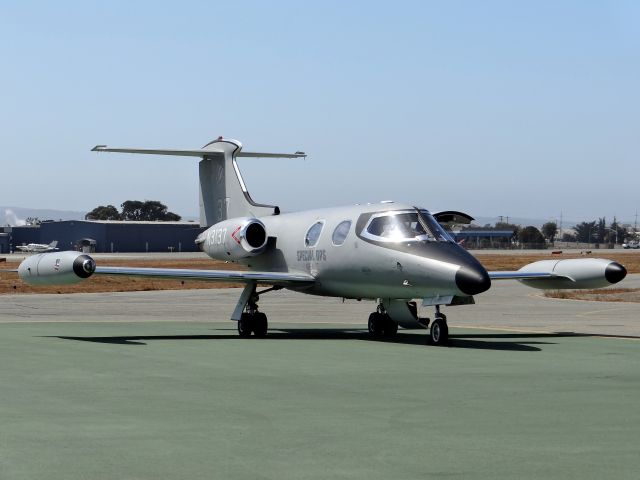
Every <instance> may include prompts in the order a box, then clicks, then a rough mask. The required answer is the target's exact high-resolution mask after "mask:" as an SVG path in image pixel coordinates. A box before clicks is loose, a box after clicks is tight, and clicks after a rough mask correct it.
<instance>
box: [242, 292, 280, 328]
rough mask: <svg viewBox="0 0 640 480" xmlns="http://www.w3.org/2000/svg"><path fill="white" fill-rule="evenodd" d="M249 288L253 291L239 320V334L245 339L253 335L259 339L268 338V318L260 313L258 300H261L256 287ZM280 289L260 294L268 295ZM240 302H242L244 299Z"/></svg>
mask: <svg viewBox="0 0 640 480" xmlns="http://www.w3.org/2000/svg"><path fill="white" fill-rule="evenodd" d="M247 288H248V289H249V288H250V289H251V290H250V294H249V298H248V300H247V303H246V305H245V306H244V311H243V312H242V314H241V315H240V319H239V320H238V334H239V335H240V336H241V337H243V338H249V337H250V336H251V334H252V333H253V335H254V336H256V337H259V338H263V337H266V336H267V331H268V330H269V323H268V322H267V316H266V315H265V314H264V313H262V312H259V311H258V300H259V299H260V296H259V294H258V293H257V292H256V287H255V285H253V288H251V286H249V287H247ZM280 288H281V287H272V288H268V289H267V290H263V291H262V292H260V294H263V293H267V292H270V291H272V290H279V289H280ZM240 301H242V299H241V300H240Z"/></svg>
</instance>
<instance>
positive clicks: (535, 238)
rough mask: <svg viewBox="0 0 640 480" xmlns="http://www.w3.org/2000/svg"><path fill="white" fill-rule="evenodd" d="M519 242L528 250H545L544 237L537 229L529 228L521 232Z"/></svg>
mask: <svg viewBox="0 0 640 480" xmlns="http://www.w3.org/2000/svg"><path fill="white" fill-rule="evenodd" d="M518 240H519V241H520V243H521V244H522V245H524V246H525V247H528V248H544V247H545V243H544V236H542V233H540V230H538V229H537V228H536V227H533V226H528V227H524V228H523V229H522V230H520V234H519V235H518Z"/></svg>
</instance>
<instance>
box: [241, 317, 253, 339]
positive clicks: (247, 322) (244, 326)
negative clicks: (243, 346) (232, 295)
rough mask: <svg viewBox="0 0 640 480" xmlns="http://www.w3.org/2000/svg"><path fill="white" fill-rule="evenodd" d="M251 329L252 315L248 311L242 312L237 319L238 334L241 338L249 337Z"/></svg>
mask: <svg viewBox="0 0 640 480" xmlns="http://www.w3.org/2000/svg"><path fill="white" fill-rule="evenodd" d="M252 330H253V315H251V314H250V313H243V314H242V316H241V317H240V320H238V334H239V335H240V336H241V337H242V338H249V337H250V336H251V331H252Z"/></svg>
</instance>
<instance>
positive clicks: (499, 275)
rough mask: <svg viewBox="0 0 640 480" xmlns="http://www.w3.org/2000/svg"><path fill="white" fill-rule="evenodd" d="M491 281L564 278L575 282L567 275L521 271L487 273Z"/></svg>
mask: <svg viewBox="0 0 640 480" xmlns="http://www.w3.org/2000/svg"><path fill="white" fill-rule="evenodd" d="M487 273H488V274H489V278H490V279H491V280H542V279H545V278H547V279H548V278H563V279H567V280H573V279H572V278H571V277H568V276H567V275H558V274H556V273H550V272H519V271H499V272H487Z"/></svg>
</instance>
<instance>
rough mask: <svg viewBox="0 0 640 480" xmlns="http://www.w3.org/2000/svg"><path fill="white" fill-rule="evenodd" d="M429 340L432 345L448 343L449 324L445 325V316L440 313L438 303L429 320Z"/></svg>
mask: <svg viewBox="0 0 640 480" xmlns="http://www.w3.org/2000/svg"><path fill="white" fill-rule="evenodd" d="M429 340H430V341H431V344H432V345H437V346H442V345H447V344H448V343H449V326H448V325H447V316H446V315H445V314H444V313H440V305H436V315H435V317H434V319H433V322H431V329H430V330H429Z"/></svg>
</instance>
